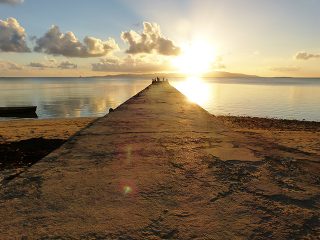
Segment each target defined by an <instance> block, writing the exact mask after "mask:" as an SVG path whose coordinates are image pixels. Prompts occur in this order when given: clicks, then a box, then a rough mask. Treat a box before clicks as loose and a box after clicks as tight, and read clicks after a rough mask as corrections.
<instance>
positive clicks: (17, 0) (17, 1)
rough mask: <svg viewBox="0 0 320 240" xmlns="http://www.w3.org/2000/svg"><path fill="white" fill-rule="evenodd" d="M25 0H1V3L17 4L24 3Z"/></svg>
mask: <svg viewBox="0 0 320 240" xmlns="http://www.w3.org/2000/svg"><path fill="white" fill-rule="evenodd" d="M23 2H24V0H0V3H6V4H10V5H17V4H21V3H23Z"/></svg>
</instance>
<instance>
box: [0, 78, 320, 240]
mask: <svg viewBox="0 0 320 240" xmlns="http://www.w3.org/2000/svg"><path fill="white" fill-rule="evenodd" d="M319 172H320V166H319V156H318V155H316V154H308V153H305V152H302V151H298V150H296V149H291V148H285V147H283V146H281V145H279V144H277V143H271V142H268V141H257V140H256V139H255V138H249V137H247V136H244V135H241V134H239V133H236V132H233V131H231V130H229V129H228V128H227V127H225V126H224V125H223V124H222V123H221V122H219V121H218V120H217V119H216V118H214V117H213V116H212V115H210V114H209V113H208V112H206V111H205V110H204V109H202V108H201V107H199V106H198V105H196V104H194V103H191V102H189V101H188V99H187V98H186V97H185V96H184V95H182V94H181V93H180V92H178V91H177V90H176V89H175V88H173V87H172V86H171V85H170V84H168V83H158V84H152V85H150V86H149V87H147V88H146V89H144V90H143V91H141V92H140V93H138V94H137V95H136V96H134V97H132V98H130V99H129V100H128V101H127V102H125V103H124V104H122V105H120V106H119V107H118V108H117V109H115V110H114V111H113V112H111V113H109V114H107V115H106V116H105V117H102V118H100V119H98V120H97V121H95V122H94V123H92V124H91V125H90V126H88V127H87V128H85V129H83V130H82V131H80V132H79V133H77V134H76V135H75V136H73V137H72V138H70V139H69V140H68V141H67V142H66V143H65V144H64V145H63V146H62V147H61V148H59V149H58V150H56V151H54V152H53V153H51V154H49V155H48V156H47V157H45V158H44V159H42V160H41V161H40V162H38V163H37V164H35V165H33V166H32V167H31V168H30V169H29V170H28V171H26V172H24V173H23V174H21V175H20V176H17V177H16V178H14V179H12V180H10V181H8V182H6V183H4V184H3V186H2V187H1V190H0V239H20V238H21V239H297V238H300V237H309V239H314V237H316V236H319V235H318V234H319V216H320V211H319V198H320V189H319V182H320V181H319Z"/></svg>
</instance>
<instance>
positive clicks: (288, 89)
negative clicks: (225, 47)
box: [0, 77, 320, 121]
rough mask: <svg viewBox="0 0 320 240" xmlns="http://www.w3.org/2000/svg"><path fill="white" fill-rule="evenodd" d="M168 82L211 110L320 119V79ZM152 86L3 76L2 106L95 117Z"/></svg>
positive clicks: (135, 82)
mask: <svg viewBox="0 0 320 240" xmlns="http://www.w3.org/2000/svg"><path fill="white" fill-rule="evenodd" d="M169 81H170V83H171V84H172V85H173V86H174V87H176V88H177V89H178V90H179V91H181V92H182V93H184V94H185V95H186V96H187V97H188V98H189V99H190V101H194V102H196V103H198V104H199V105H201V106H202V107H203V108H205V109H206V110H207V111H209V112H210V113H212V114H216V115H241V116H257V117H275V118H284V119H299V120H303V119H305V120H312V121H320V79H306V78H215V79H209V78H207V79H169ZM149 84H150V79H129V78H127V79H107V78H98V77H97V78H0V106H21V105H37V106H38V108H37V114H38V116H39V118H67V117H97V116H103V115H105V114H106V113H107V112H108V109H109V108H110V107H112V108H115V107H117V106H118V105H119V104H121V103H123V102H124V101H126V100H127V99H128V98H130V97H131V96H133V95H135V94H136V93H137V92H139V91H140V90H142V89H143V88H145V87H146V86H148V85H149ZM1 120H4V118H2V119H1Z"/></svg>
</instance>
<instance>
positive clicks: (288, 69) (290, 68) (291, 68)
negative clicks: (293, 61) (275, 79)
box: [270, 66, 300, 72]
mask: <svg viewBox="0 0 320 240" xmlns="http://www.w3.org/2000/svg"><path fill="white" fill-rule="evenodd" d="M270 70H271V71H275V72H295V71H299V70H300V68H298V67H294V66H287V67H273V68H270Z"/></svg>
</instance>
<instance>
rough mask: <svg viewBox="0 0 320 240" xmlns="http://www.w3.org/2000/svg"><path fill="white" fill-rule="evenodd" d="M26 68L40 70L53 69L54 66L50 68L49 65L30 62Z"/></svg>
mask: <svg viewBox="0 0 320 240" xmlns="http://www.w3.org/2000/svg"><path fill="white" fill-rule="evenodd" d="M28 66H29V67H33V68H41V69H45V68H54V66H51V65H49V64H45V63H39V62H31V63H29V65H28Z"/></svg>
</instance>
